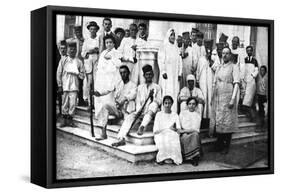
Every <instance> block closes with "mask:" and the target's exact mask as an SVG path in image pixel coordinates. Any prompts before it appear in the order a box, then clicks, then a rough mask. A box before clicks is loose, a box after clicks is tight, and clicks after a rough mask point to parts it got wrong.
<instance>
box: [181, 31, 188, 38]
mask: <svg viewBox="0 0 281 194" xmlns="http://www.w3.org/2000/svg"><path fill="white" fill-rule="evenodd" d="M182 37H183V38H186V39H189V37H190V33H189V32H183V33H182Z"/></svg>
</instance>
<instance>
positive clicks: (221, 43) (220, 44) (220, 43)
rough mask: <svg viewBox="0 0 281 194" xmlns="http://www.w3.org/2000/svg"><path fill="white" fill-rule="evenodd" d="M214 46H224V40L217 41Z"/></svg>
mask: <svg viewBox="0 0 281 194" xmlns="http://www.w3.org/2000/svg"><path fill="white" fill-rule="evenodd" d="M216 46H217V47H221V48H223V47H224V42H219V43H216Z"/></svg>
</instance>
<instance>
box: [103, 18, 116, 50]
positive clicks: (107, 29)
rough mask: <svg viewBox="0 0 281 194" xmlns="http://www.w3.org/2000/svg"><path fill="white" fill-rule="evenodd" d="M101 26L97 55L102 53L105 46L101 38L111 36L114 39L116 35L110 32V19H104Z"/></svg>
mask: <svg viewBox="0 0 281 194" xmlns="http://www.w3.org/2000/svg"><path fill="white" fill-rule="evenodd" d="M102 26H103V32H102V33H101V34H100V36H99V42H100V46H99V53H102V51H104V50H105V45H104V41H103V38H104V37H105V36H106V35H111V36H113V37H114V38H115V39H116V35H115V34H114V33H113V32H112V31H111V28H112V21H111V19H110V18H104V19H103V22H102ZM115 46H116V45H115Z"/></svg>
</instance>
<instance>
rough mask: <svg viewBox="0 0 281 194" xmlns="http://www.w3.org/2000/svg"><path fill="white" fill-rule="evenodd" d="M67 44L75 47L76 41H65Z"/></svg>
mask: <svg viewBox="0 0 281 194" xmlns="http://www.w3.org/2000/svg"><path fill="white" fill-rule="evenodd" d="M67 46H68V47H77V43H76V42H73V41H71V42H68V43H67Z"/></svg>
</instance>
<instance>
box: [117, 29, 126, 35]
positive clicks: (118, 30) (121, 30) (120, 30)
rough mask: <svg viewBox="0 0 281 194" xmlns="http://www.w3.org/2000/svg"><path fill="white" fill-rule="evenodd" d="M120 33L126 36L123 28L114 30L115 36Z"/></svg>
mask: <svg viewBox="0 0 281 194" xmlns="http://www.w3.org/2000/svg"><path fill="white" fill-rule="evenodd" d="M118 32H122V33H123V34H125V30H124V29H123V28H116V29H115V30H114V34H117V33H118Z"/></svg>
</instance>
